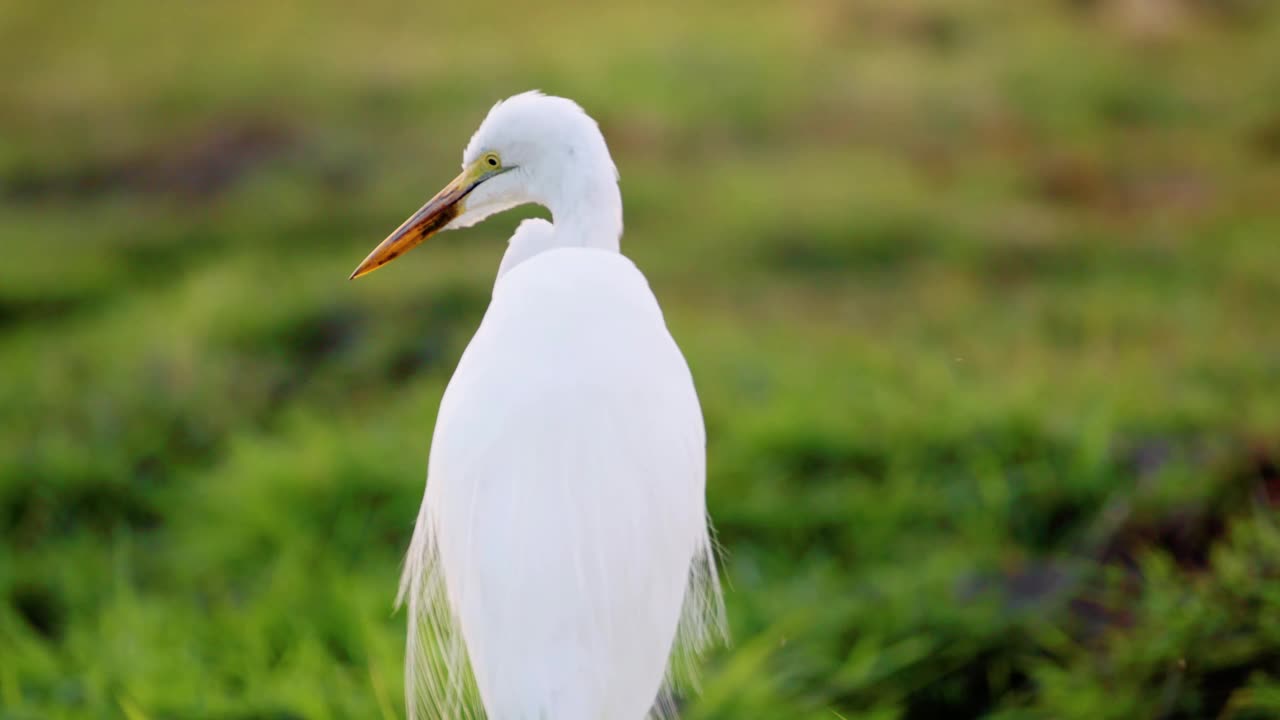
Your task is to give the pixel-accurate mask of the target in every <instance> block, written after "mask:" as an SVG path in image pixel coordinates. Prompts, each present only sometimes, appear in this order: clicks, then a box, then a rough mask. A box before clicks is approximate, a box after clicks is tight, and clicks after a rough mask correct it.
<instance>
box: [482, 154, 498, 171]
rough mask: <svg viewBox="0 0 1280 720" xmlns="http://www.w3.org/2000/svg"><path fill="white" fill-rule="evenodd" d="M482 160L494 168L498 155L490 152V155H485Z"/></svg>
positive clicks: (496, 164) (496, 165)
mask: <svg viewBox="0 0 1280 720" xmlns="http://www.w3.org/2000/svg"><path fill="white" fill-rule="evenodd" d="M484 161H485V164H487V165H488V166H489V167H494V168H496V167H498V156H497V155H492V154H490V155H488V156H486V157H485V159H484Z"/></svg>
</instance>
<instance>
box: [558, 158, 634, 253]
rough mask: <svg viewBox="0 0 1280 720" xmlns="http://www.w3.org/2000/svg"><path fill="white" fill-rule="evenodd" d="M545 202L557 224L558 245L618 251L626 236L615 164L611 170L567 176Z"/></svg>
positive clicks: (609, 168) (602, 169)
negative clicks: (624, 235) (623, 234)
mask: <svg viewBox="0 0 1280 720" xmlns="http://www.w3.org/2000/svg"><path fill="white" fill-rule="evenodd" d="M558 190H559V192H556V193H554V196H553V197H552V198H550V199H549V200H548V201H547V202H546V203H545V204H546V206H547V209H549V210H550V211H551V219H552V222H553V223H554V225H555V240H554V244H555V245H556V246H557V247H591V248H598V249H601V250H612V251H614V252H617V251H618V250H619V249H620V246H621V238H622V195H621V193H619V192H618V180H617V178H616V176H615V175H614V170H613V166H612V163H610V164H609V167H608V169H607V170H605V169H604V168H601V169H600V170H598V171H596V172H592V173H582V174H578V175H575V176H571V177H569V178H566V179H565V181H564V182H563V183H562V184H561V186H560V187H559V188H558Z"/></svg>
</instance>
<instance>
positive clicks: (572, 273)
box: [352, 92, 723, 720]
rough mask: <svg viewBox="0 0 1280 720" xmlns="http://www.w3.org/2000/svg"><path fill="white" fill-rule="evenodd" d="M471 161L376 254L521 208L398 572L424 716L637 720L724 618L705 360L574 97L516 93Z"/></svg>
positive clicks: (384, 258) (444, 420)
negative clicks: (687, 344)
mask: <svg viewBox="0 0 1280 720" xmlns="http://www.w3.org/2000/svg"><path fill="white" fill-rule="evenodd" d="M462 160H463V161H462V174H461V175H459V176H458V177H457V178H456V179H454V180H453V181H452V182H450V183H449V184H448V185H447V186H445V188H444V189H443V190H441V191H440V192H439V193H438V194H437V195H436V196H435V197H433V198H432V199H431V200H430V201H428V202H427V204H426V205H424V206H423V207H422V208H421V209H420V210H418V212H416V213H414V215H413V216H412V217H410V218H409V219H408V220H407V221H405V223H404V224H403V225H401V226H400V227H399V229H397V230H396V231H395V232H393V233H392V234H391V235H390V236H389V237H388V238H387V239H386V240H384V241H383V242H382V243H381V244H380V245H379V246H378V247H377V248H376V249H375V250H374V251H373V252H372V253H371V254H370V255H369V257H367V258H365V260H364V262H362V263H361V264H360V266H359V267H358V268H356V271H355V272H354V273H352V277H353V278H355V277H359V276H361V275H364V274H365V273H368V272H371V271H372V270H374V269H376V268H378V267H381V266H382V265H384V264H386V263H387V262H390V261H391V260H393V259H395V258H396V257H398V256H400V255H401V254H403V253H404V252H405V251H407V250H409V249H410V248H412V247H414V246H415V245H417V244H418V243H420V242H422V241H423V240H425V239H426V238H428V237H430V236H431V235H432V234H434V233H436V232H438V231H440V230H449V229H453V228H460V227H466V226H468V225H472V224H474V223H477V222H479V221H480V220H483V219H484V218H485V217H487V216H489V215H492V214H493V213H496V212H499V211H502V210H506V209H508V208H511V207H515V206H517V205H522V204H525V203H536V204H539V205H542V206H544V207H546V208H547V209H549V210H550V212H551V216H552V221H553V222H552V223H548V222H546V221H545V220H526V221H524V222H523V223H521V225H520V226H519V228H518V229H517V231H516V233H515V235H514V236H512V238H511V240H510V244H509V247H508V248H507V251H506V255H505V256H504V257H503V259H502V264H501V266H500V267H499V270H498V279H497V282H496V283H495V285H494V289H493V298H492V300H491V302H490V304H489V309H488V311H487V312H486V313H485V316H484V320H483V321H482V322H481V324H480V328H479V329H478V330H477V331H476V334H475V337H473V338H472V340H471V343H470V344H469V345H468V346H467V349H466V352H464V353H463V355H462V359H461V360H460V361H459V363H458V368H457V370H456V371H455V372H454V375H453V378H452V379H451V380H450V381H449V386H448V389H447V390H446V391H445V394H444V398H443V400H442V401H441V403H440V413H439V417H438V418H437V420H436V427H435V435H434V437H433V439H432V444H431V453H430V460H429V462H428V471H427V488H426V493H425V496H424V498H423V502H422V509H421V511H420V512H419V514H418V519H417V524H416V526H415V527H414V533H413V541H412V543H411V545H410V548H409V553H408V557H407V559H406V563H405V569H404V576H403V578H402V580H401V585H400V602H403V603H407V604H408V608H409V617H408V624H409V629H408V647H407V651H406V660H405V663H406V668H405V685H406V699H407V703H408V707H409V715H410V717H411V718H414V717H426V718H459V717H472V716H474V715H478V714H479V711H478V709H476V702H477V700H478V701H479V703H480V704H482V705H483V708H484V712H485V713H486V714H487V716H488V717H489V718H492V719H493V720H534V719H539V720H638V719H640V718H644V717H646V716H650V717H669V716H671V715H673V714H674V705H673V702H672V691H673V685H675V684H677V683H684V682H685V680H686V679H687V678H689V677H690V676H691V673H690V671H691V669H692V667H693V662H694V661H696V659H697V657H698V655H699V654H700V653H701V652H702V650H704V649H705V648H706V646H707V644H708V643H709V642H711V641H712V640H714V639H716V636H717V635H719V634H720V633H722V632H723V608H722V604H721V600H720V591H719V585H718V581H717V576H716V569H715V561H714V556H713V549H712V544H711V540H710V537H709V534H708V527H707V517H706V501H705V463H706V451H705V436H704V431H703V424H702V414H701V409H700V407H699V405H698V398H697V395H696V394H695V392H694V387H693V381H692V379H691V377H690V374H689V369H688V366H687V365H686V364H685V360H684V357H683V356H682V355H681V353H680V350H679V348H678V347H677V346H676V344H675V342H674V341H673V340H672V338H671V335H670V334H669V333H668V331H667V327H666V323H665V321H664V319H663V316H662V312H661V310H659V308H658V303H657V301H656V299H655V298H654V296H653V293H652V291H651V290H650V289H649V285H648V282H647V281H646V280H645V278H644V276H643V275H642V274H641V273H640V271H639V270H637V269H636V267H635V265H634V264H632V263H631V261H630V260H628V259H627V258H625V257H624V256H623V255H622V254H621V253H620V252H619V240H620V238H621V235H622V200H621V196H620V195H619V192H618V175H617V169H616V168H615V167H614V164H613V160H612V159H611V158H610V156H609V151H608V148H607V147H606V146H605V141H604V137H603V136H602V135H601V133H600V130H599V128H598V127H597V125H596V123H595V121H594V120H592V119H591V118H590V117H589V116H587V114H586V113H585V112H583V110H582V108H580V107H579V106H578V105H577V104H575V103H574V102H572V101H570V100H566V99H564V98H557V97H548V96H545V95H542V94H540V93H537V92H528V93H523V94H521V95H516V96H515V97H512V98H510V99H508V100H505V101H502V102H499V103H498V104H497V105H495V106H494V107H493V109H492V110H491V111H490V112H489V115H488V117H486V118H485V120H484V122H483V123H481V125H480V129H479V130H477V131H476V133H475V135H474V136H473V137H472V138H471V142H470V143H469V144H468V145H467V148H466V151H465V152H464V153H463V158H462Z"/></svg>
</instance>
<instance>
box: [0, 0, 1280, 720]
mask: <svg viewBox="0 0 1280 720" xmlns="http://www.w3.org/2000/svg"><path fill="white" fill-rule="evenodd" d="M0 69H3V76H4V78H5V91H4V92H3V93H0V247H3V249H4V253H3V255H4V263H3V264H0V333H2V334H0V428H3V430H2V431H0V718H3V720H27V719H31V720H36V719H44V718H54V719H56V718H117V717H120V718H127V719H128V720H144V719H145V720H161V719H165V718H174V719H186V718H210V719H212V718H223V719H231V718H237V719H242V720H249V719H258V718H260V719H263V720H266V719H268V718H272V719H278V720H284V719H286V718H287V719H291V720H292V719H302V718H305V719H307V720H320V719H324V718H381V719H383V720H386V719H389V718H397V717H400V716H401V715H402V711H401V706H402V700H401V688H402V685H401V679H400V672H401V662H402V638H403V620H404V619H403V617H402V616H398V615H393V614H392V612H391V605H392V599H393V594H394V590H395V584H396V579H397V575H398V570H399V563H400V558H401V553H402V552H403V550H404V548H405V547H406V545H407V543H408V534H409V531H410V529H411V527H412V523H413V520H414V517H415V514H416V509H417V506H418V503H419V500H420V498H421V493H422V487H423V475H424V472H425V467H426V451H427V446H428V441H429V438H430V434H431V424H432V421H433V418H434V416H435V409H436V405H437V403H438V400H439V397H440V394H441V392H442V390H443V387H444V384H445V382H446V381H447V379H448V377H449V375H450V373H451V371H452V369H453V366H454V364H455V362H456V359H457V357H458V355H459V353H460V352H461V350H462V348H463V347H464V345H465V343H466V340H467V338H468V336H469V334H470V332H471V331H472V329H473V328H474V327H475V326H476V324H477V322H478V321H479V318H480V316H481V314H482V313H483V311H484V308H485V305H486V302H487V298H488V293H489V289H490V286H491V283H492V278H493V274H494V272H495V270H496V268H497V263H498V259H499V257H500V256H501V253H502V251H503V248H504V244H503V239H504V238H505V237H506V235H507V234H508V233H510V231H511V230H512V228H513V227H514V226H515V224H516V222H517V221H518V220H519V218H520V217H521V216H522V215H521V213H519V212H516V213H509V214H508V215H506V216H503V217H501V218H499V219H496V220H494V221H491V222H490V223H487V224H486V225H484V226H482V227H479V228H476V229H472V230H468V231H465V232H459V233H450V234H447V235H445V236H442V237H440V238H438V239H435V240H433V241H432V242H431V243H430V244H429V245H427V246H425V247H423V248H421V249H419V250H418V251H416V252H414V253H413V254H412V255H410V256H409V257H408V258H407V259H405V260H402V261H400V262H398V263H396V264H395V265H393V266H392V267H390V268H388V269H385V270H383V271H381V272H379V273H377V274H376V275H374V276H372V277H370V278H368V279H366V280H362V281H361V282H358V283H348V282H347V281H346V277H347V274H348V273H349V272H350V270H351V269H352V268H353V267H354V266H355V265H356V263H357V262H359V260H360V259H361V258H363V257H364V255H365V254H366V253H367V252H368V251H369V250H370V249H371V248H372V247H373V245H374V244H376V242H377V241H379V240H380V239H381V238H382V237H383V236H384V235H385V234H386V233H387V232H388V231H389V230H391V229H392V228H394V227H395V226H396V225H397V224H398V223H399V222H400V221H401V220H402V219H403V218H404V217H406V216H407V215H408V214H409V213H410V212H411V211H412V210H414V209H415V208H417V207H418V205H419V204H420V203H421V202H422V201H423V200H424V199H425V198H426V197H427V196H428V195H429V194H430V193H431V192H433V191H434V190H435V189H436V188H437V187H438V186H439V185H440V184H441V183H442V182H444V181H446V180H448V179H449V178H450V177H452V176H453V174H454V173H455V171H456V170H455V168H456V167H457V163H458V161H459V157H460V152H461V148H462V146H463V145H464V143H465V141H466V139H467V138H468V137H469V134H470V132H471V131H472V130H473V128H474V126H475V125H476V124H477V123H478V122H479V121H480V119H481V118H482V117H483V115H484V113H485V112H486V111H487V109H488V107H489V105H490V104H491V103H492V102H493V101H494V100H496V99H498V98H500V97H504V96H506V95H509V94H512V93H514V92H517V91H520V90H525V89H528V88H532V87H538V88H542V89H543V90H546V91H548V92H552V93H556V94H562V95H567V96H570V97H573V98H575V99H577V100H579V101H580V102H581V103H582V104H583V105H584V106H585V107H586V108H587V109H588V110H589V111H590V112H591V113H592V114H594V115H595V116H596V117H597V118H598V119H599V120H600V121H601V124H602V126H603V127H604V130H605V133H606V136H607V137H608V138H609V141H610V144H611V147H612V149H613V151H614V155H615V158H616V160H617V161H618V164H619V166H620V169H621V172H622V176H623V194H624V198H625V203H626V217H627V234H626V237H625V238H624V247H625V250H626V252H627V253H628V254H630V255H631V256H632V257H633V258H634V259H635V260H636V261H637V263H638V264H639V265H640V267H641V268H642V269H644V270H645V272H646V273H647V274H648V276H649V278H650V281H651V283H652V285H653V286H654V289H655V292H656V293H657V295H658V297H659V298H660V300H661V301H662V303H663V305H664V308H665V310H666V312H667V317H668V321H669V323H670V325H671V327H672V330H673V332H674V334H675V336H676V338H677V339H678V340H679V342H680V343H681V345H682V347H683V348H684V350H685V353H686V355H687V356H688V358H689V361H690V364H691V365H692V367H693V370H694V374H695V377H696V379H697V381H698V387H699V391H700V394H701V396H702V399H703V403H704V410H705V413H706V419H707V426H708V433H709V445H710V447H709V453H710V467H709V471H710V478H709V480H710V482H709V500H710V505H711V508H712V512H713V514H714V516H715V518H716V522H717V525H718V528H719V532H720V540H721V542H722V543H723V545H724V547H725V559H724V569H725V574H726V578H727V591H728V603H729V611H730V618H731V625H732V631H733V635H734V639H735V641H734V643H733V645H732V646H731V647H729V648H727V649H725V650H724V651H722V652H720V653H718V654H717V655H716V657H715V658H714V659H713V661H712V663H711V664H710V667H709V668H708V670H707V677H706V681H705V685H704V691H705V692H704V694H703V696H701V697H700V698H698V699H695V700H693V701H691V702H690V703H689V704H688V705H687V707H686V713H685V714H686V717H687V718H688V720H704V719H708V718H739V719H744V718H767V719H770V720H772V719H786V720H790V719H793V718H802V719H807V718H812V719H813V720H820V719H822V720H833V719H836V718H845V719H846V720H853V719H854V718H868V719H870V718H875V719H877V720H888V719H890V718H903V719H907V718H910V719H923V718H976V717H984V718H998V719H999V720H1021V719H1024V718H1026V719H1030V718H1055V719H1062V720H1073V719H1076V718H1079V719H1081V720H1098V719H1107V718H1117V719H1120V718H1124V719H1128V718H1139V719H1143V718H1152V719H1154V718H1184V719H1192V718H1235V719H1243V718H1275V717H1280V524H1278V523H1277V522H1276V519H1277V516H1276V509H1277V507H1280V469H1278V468H1277V465H1278V464H1280V212H1278V210H1277V209H1278V208H1280V5H1277V4H1276V3H1270V2H1266V1H1265V0H1256V1H1250V0H1231V1H1229V2H1228V1H1223V2H1209V1H1208V0H1150V1H1149V2H1142V3H1139V2H1125V1H1124V0H1092V1H1090V2H1086V1H1084V0H1076V1H1071V2H1069V1H1067V0H1061V1H1049V0H1043V1H1041V2H1010V1H1008V0H965V1H964V2H948V1H944V0H937V1H932V2H930V1H926V0H916V1H914V2H898V1H897V0H878V1H874V2H873V1H871V0H862V1H860V2H852V3H839V2H826V1H823V2H808V3H798V2H797V3H759V4H748V5H745V6H744V5H737V4H735V5H733V6H726V7H702V6H695V4H692V3H688V2H678V3H666V4H655V3H649V2H646V3H634V4H631V5H627V6H623V7H617V8H612V9H597V10H595V11H591V12H587V11H586V10H585V9H582V8H580V7H579V6H578V4H575V3H569V2H555V1H552V2H539V3H522V4H518V5H516V4H513V6H512V7H504V6H499V5H496V4H494V3H479V4H477V3H453V4H447V3H446V4H436V3H430V4H429V3H415V4H412V5H404V6H402V5H400V4H398V3H391V2H385V1H384V0H375V1H374V2H370V3H363V4H360V5H359V6H358V7H357V5H354V4H348V3H338V2H318V3H317V2H300V1H298V0H284V1H282V2H258V3H238V4H232V3H149V2H140V1H137V0H121V1H120V2H113V3H88V2H71V3H58V2H19V1H18V0H10V1H9V2H6V3H4V4H3V5H0ZM529 212H536V211H533V210H530V211H528V212H526V213H525V214H526V215H527V214H528V213H529Z"/></svg>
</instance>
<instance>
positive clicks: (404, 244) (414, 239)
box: [350, 160, 496, 280]
mask: <svg viewBox="0 0 1280 720" xmlns="http://www.w3.org/2000/svg"><path fill="white" fill-rule="evenodd" d="M494 174H496V173H494V172H493V169H492V168H489V167H487V166H486V165H485V164H484V163H483V162H482V161H480V160H477V161H476V162H474V163H472V164H471V165H469V166H468V167H467V168H466V169H464V170H463V171H462V174H461V175H459V176H458V177H456V178H454V179H453V181H452V182H450V183H449V184H448V185H445V186H444V189H443V190H441V191H440V192H438V193H436V194H435V197H433V198H431V199H430V200H428V201H427V204H426V205H423V206H422V208H421V209H419V210H418V212H416V213H414V214H413V215H412V216H410V218H409V219H408V220H405V221H404V223H402V224H401V225H400V227H398V228H396V231H395V232H393V233H391V234H390V235H388V236H387V239H386V240H383V241H382V242H381V243H379V244H378V247H376V248H374V249H373V252H371V253H369V257H367V258H365V259H364V262H362V263H360V266H359V267H357V268H356V269H355V272H353V273H351V278H350V279H351V280H355V279H356V278H358V277H360V276H361V275H368V274H369V273H371V272H373V271H374V270H377V269H378V268H380V267H382V266H383V265H386V264H387V263H389V262H391V261H392V260H395V259H396V258H398V257H400V256H401V255H403V254H405V253H407V252H409V251H410V250H412V249H413V248H414V247H416V246H417V245H418V244H419V243H421V242H422V241H423V240H426V239H427V238H429V237H431V236H432V235H435V234H436V233H438V232H440V230H441V229H442V228H443V227H444V226H445V225H448V224H449V222H450V221H452V220H453V219H454V218H456V217H458V216H459V215H461V214H462V213H463V212H464V211H465V210H466V204H465V202H464V200H465V199H466V197H467V195H468V194H469V193H470V192H471V191H472V190H474V189H475V187H476V186H477V185H479V184H480V183H482V182H484V181H485V180H487V179H489V178H490V177H492V176H493V175H494Z"/></svg>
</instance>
